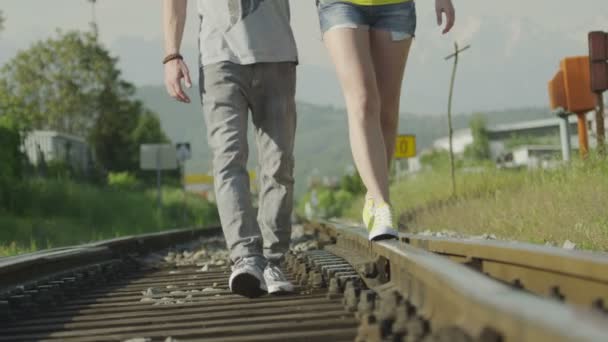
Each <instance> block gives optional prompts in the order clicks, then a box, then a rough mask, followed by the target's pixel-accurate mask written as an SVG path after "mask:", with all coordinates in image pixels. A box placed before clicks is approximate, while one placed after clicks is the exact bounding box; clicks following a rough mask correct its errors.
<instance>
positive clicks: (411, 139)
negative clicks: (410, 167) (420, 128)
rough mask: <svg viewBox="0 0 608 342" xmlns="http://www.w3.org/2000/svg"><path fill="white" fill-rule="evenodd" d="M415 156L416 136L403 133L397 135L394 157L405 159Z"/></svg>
mask: <svg viewBox="0 0 608 342" xmlns="http://www.w3.org/2000/svg"><path fill="white" fill-rule="evenodd" d="M415 156H416V136H415V135H409V134H403V135H399V136H397V140H396V146H395V156H394V157H395V159H406V158H412V157H415Z"/></svg>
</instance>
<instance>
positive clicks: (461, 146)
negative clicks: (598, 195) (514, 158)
mask: <svg viewBox="0 0 608 342" xmlns="http://www.w3.org/2000/svg"><path fill="white" fill-rule="evenodd" d="M560 121H561V119H559V118H548V119H541V120H531V121H523V122H516V123H510V124H501V125H494V126H489V127H487V132H488V138H489V142H490V157H491V158H492V159H493V160H498V159H501V158H502V157H503V156H504V155H505V154H507V153H509V152H511V151H509V149H508V148H507V146H506V145H507V142H508V141H509V139H511V138H513V137H517V136H520V137H546V136H552V135H553V136H555V137H559V136H560ZM568 122H569V124H570V125H569V126H570V127H569V130H570V145H571V146H572V148H573V149H577V148H578V132H577V118H576V116H570V117H569V118H568ZM587 122H588V123H587V124H588V128H589V130H590V136H589V145H590V147H592V148H593V147H595V145H596V142H595V139H592V135H593V134H594V129H595V116H594V115H588V116H587ZM606 124H607V128H608V120H607V122H606ZM452 143H453V149H454V153H455V154H457V155H460V154H463V153H464V151H465V149H466V147H467V146H469V145H470V144H472V143H473V135H472V132H471V130H470V129H468V128H467V129H461V130H457V131H455V132H454V135H453V139H452ZM557 147H559V146H557ZM433 148H434V149H436V150H445V151H448V150H449V138H448V137H443V138H440V139H437V140H435V142H434V143H433Z"/></svg>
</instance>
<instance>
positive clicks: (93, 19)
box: [87, 0, 99, 38]
mask: <svg viewBox="0 0 608 342" xmlns="http://www.w3.org/2000/svg"><path fill="white" fill-rule="evenodd" d="M87 1H88V2H90V3H91V30H92V31H93V35H94V36H95V38H97V35H98V34H99V29H98V27H97V15H96V13H95V5H96V4H97V0H87Z"/></svg>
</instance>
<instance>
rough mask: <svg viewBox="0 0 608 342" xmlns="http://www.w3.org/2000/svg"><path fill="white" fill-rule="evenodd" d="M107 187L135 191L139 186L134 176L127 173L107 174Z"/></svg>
mask: <svg viewBox="0 0 608 342" xmlns="http://www.w3.org/2000/svg"><path fill="white" fill-rule="evenodd" d="M108 185H109V186H110V187H112V188H117V189H121V190H135V189H137V188H139V187H140V186H141V183H140V182H139V180H138V179H137V178H136V177H135V175H133V174H131V173H129V172H110V173H108Z"/></svg>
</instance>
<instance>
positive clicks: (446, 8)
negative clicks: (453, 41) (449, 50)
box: [435, 0, 456, 34]
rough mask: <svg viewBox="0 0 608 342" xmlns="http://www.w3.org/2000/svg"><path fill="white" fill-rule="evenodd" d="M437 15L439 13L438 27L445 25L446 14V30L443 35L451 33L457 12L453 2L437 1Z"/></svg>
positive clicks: (449, 0)
mask: <svg viewBox="0 0 608 342" xmlns="http://www.w3.org/2000/svg"><path fill="white" fill-rule="evenodd" d="M435 13H437V25H439V26H441V25H442V24H443V14H445V28H444V29H443V34H446V33H448V32H450V30H451V29H452V27H453V26H454V20H455V19H456V12H455V11H454V6H453V5H452V0H435Z"/></svg>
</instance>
